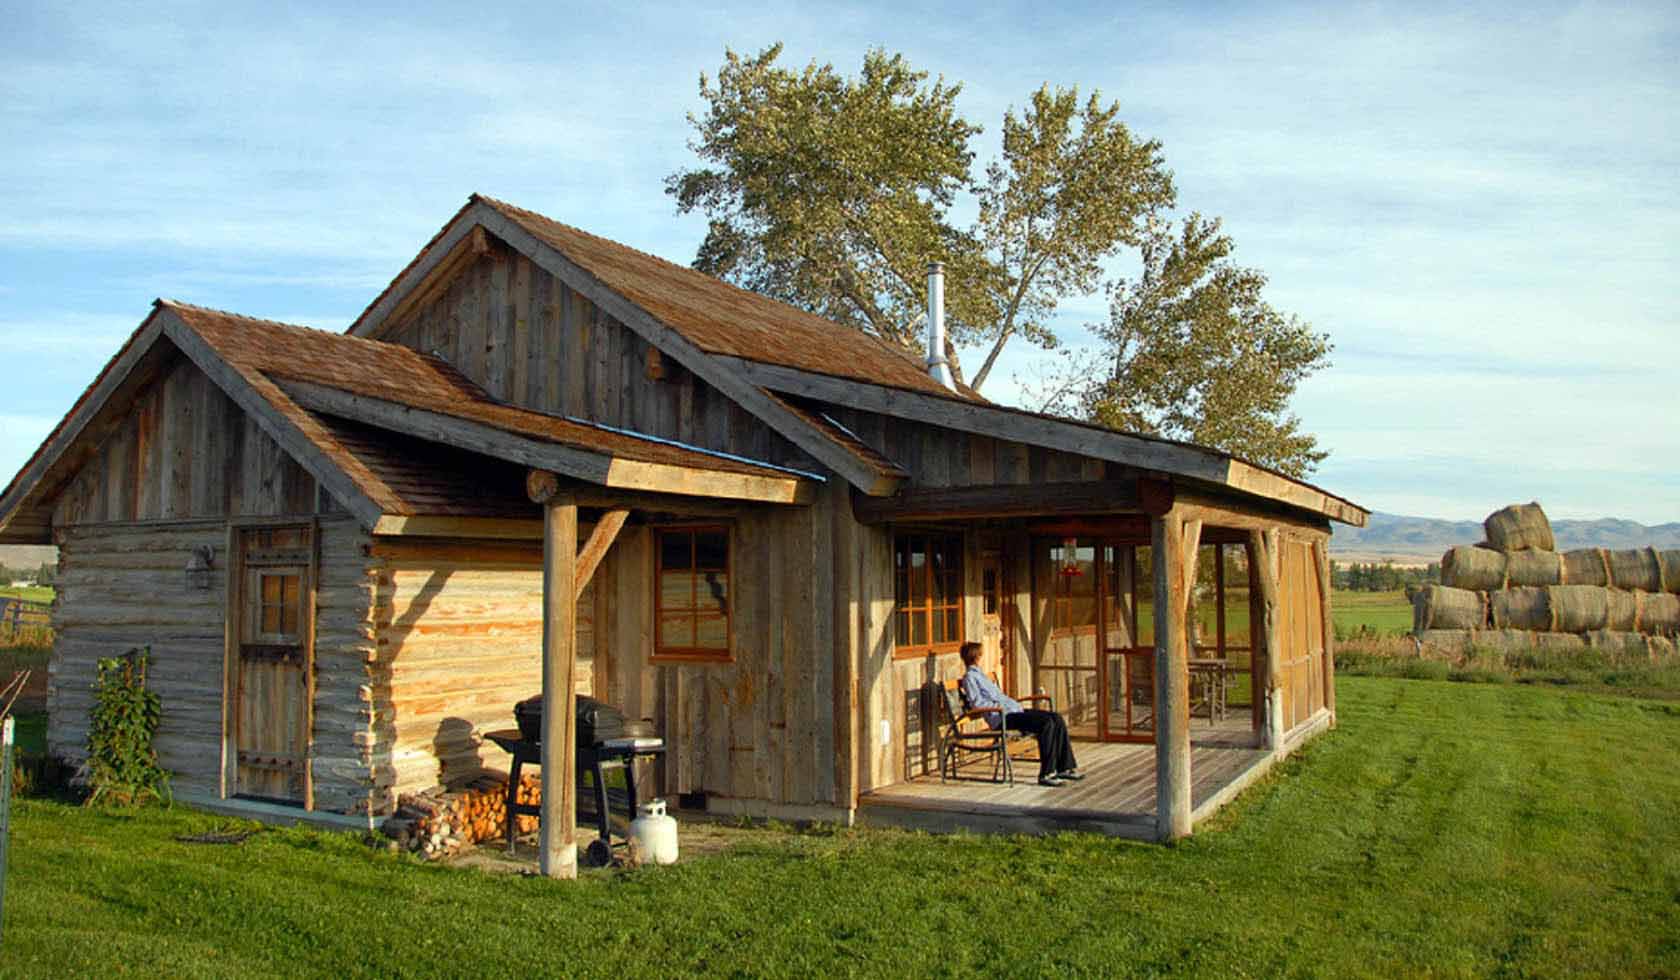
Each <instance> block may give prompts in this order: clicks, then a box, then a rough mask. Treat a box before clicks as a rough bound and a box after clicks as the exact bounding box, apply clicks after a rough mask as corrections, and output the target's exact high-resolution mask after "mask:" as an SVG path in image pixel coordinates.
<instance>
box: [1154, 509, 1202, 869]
mask: <svg viewBox="0 0 1680 980" xmlns="http://www.w3.org/2000/svg"><path fill="white" fill-rule="evenodd" d="M1150 531H1151V537H1150V540H1151V547H1152V555H1153V559H1154V560H1153V562H1152V564H1153V565H1154V573H1155V608H1154V610H1153V611H1154V614H1155V834H1156V836H1157V837H1158V838H1159V839H1160V840H1163V841H1170V840H1177V839H1179V838H1181V837H1186V836H1188V835H1189V834H1190V829H1191V828H1190V815H1191V807H1192V799H1191V795H1190V665H1189V663H1188V658H1189V654H1188V652H1187V644H1188V642H1189V637H1188V636H1187V635H1186V631H1185V625H1186V624H1185V615H1184V613H1185V610H1186V609H1187V608H1188V603H1189V588H1188V584H1187V583H1186V582H1185V577H1184V569H1185V561H1184V551H1185V545H1186V541H1185V538H1184V525H1183V522H1182V521H1181V520H1180V519H1179V518H1178V516H1177V515H1176V514H1174V513H1168V514H1167V515H1166V516H1165V517H1156V518H1152V519H1151V521H1150Z"/></svg>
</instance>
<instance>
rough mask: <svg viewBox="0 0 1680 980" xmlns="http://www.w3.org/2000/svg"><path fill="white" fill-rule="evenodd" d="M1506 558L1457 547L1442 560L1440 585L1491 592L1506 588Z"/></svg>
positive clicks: (1486, 550) (1470, 548) (1496, 554)
mask: <svg viewBox="0 0 1680 980" xmlns="http://www.w3.org/2000/svg"><path fill="white" fill-rule="evenodd" d="M1505 566H1506V556H1505V555H1502V554H1500V553H1499V552H1497V551H1489V550H1488V549H1487V548H1477V547H1471V546H1469V545H1459V546H1458V547H1456V548H1453V549H1451V550H1450V551H1448V552H1447V553H1446V554H1444V555H1442V556H1441V584H1442V585H1445V586H1447V587H1449V588H1454V589H1470V590H1473V591H1476V592H1493V591H1495V590H1497V589H1503V588H1504V587H1505Z"/></svg>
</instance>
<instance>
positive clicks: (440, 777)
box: [0, 195, 1367, 874]
mask: <svg viewBox="0 0 1680 980" xmlns="http://www.w3.org/2000/svg"><path fill="white" fill-rule="evenodd" d="M929 292H930V295H931V296H932V297H933V298H934V300H935V303H934V306H935V308H934V309H932V310H930V313H931V316H930V320H931V321H932V323H933V324H934V326H935V328H936V329H938V328H939V327H940V325H941V324H942V311H941V310H939V309H938V308H937V301H938V299H939V298H940V294H941V293H942V282H941V280H940V279H939V273H938V270H937V267H932V268H930V288H929ZM930 347H931V349H933V350H935V351H939V350H942V349H943V345H942V344H940V343H938V342H937V341H936V342H934V343H933V344H931V345H930ZM934 360H935V362H936V363H934V364H932V365H931V366H930V365H928V364H925V363H922V362H921V361H920V360H919V359H918V358H915V357H913V356H910V355H907V354H906V353H904V352H903V351H901V350H898V349H896V348H892V347H890V346H888V345H887V344H885V343H883V342H882V341H879V340H877V339H875V338H872V337H869V336H866V335H864V334H862V333H859V332H856V331H852V330H849V329H846V328H842V327H840V326H838V325H836V324H834V323H832V322H829V321H826V320H823V319H821V318H819V317H817V316H815V315H812V314H810V313H807V312H804V311H801V310H798V309H795V308H793V307H790V306H787V305H784V304H781V303H779V302H776V301H773V300H771V299H768V298H765V297H763V296H759V295H757V294H754V293H750V292H746V291H743V290H740V289H737V288H735V287H733V286H730V285H727V284H725V283H722V282H720V281H718V280H716V279H713V278H711V277H709V276H706V275H703V274H701V273H699V272H697V271H694V270H692V269H688V268H684V267H681V266H677V265H674V264H671V263H668V262H665V261H663V260H660V259H658V258H656V257H654V256H651V255H648V254H645V253H643V252H639V251H636V250H634V249H632V248H629V247H626V246H624V245H620V244H618V243H615V242H612V241H608V240H605V239H602V238H599V237H596V236H593V235H589V234H587V233H585V232H583V231H580V230H578V229H576V228H573V227H570V226H567V225H564V224H561V223H559V222H556V221H553V220H551V219H549V218H546V217H543V216H541V215H538V214H535V213H533V212H530V211H526V210H523V209H520V208H517V207H514V206H512V205H509V204H506V203H503V202H500V201H497V200H494V199H491V198H487V197H482V196H478V195H474V196H473V197H472V198H470V199H469V200H468V202H467V203H466V205H465V206H463V207H462V208H461V210H460V211H459V212H458V213H456V214H455V215H454V217H452V218H451V219H450V220H449V221H448V223H447V224H445V225H444V227H443V228H442V229H441V230H440V231H439V232H438V234H437V235H436V236H435V237H434V238H433V239H432V240H431V241H430V242H429V243H427V245H426V246H425V247H424V248H423V249H422V250H421V251H420V253H419V254H418V255H417V256H416V257H415V258H414V260H413V261H412V262H411V263H410V264H409V265H408V266H407V267H406V268H404V269H403V270H402V271H401V272H400V273H399V274H398V275H397V276H396V278H395V279H394V280H393V281H392V282H391V284H390V286H389V287H388V288H386V289H385V291H384V292H383V293H381V294H380V295H379V296H378V297H376V298H375V299H374V300H373V302H372V303H371V304H370V305H369V306H368V307H367V309H366V310H365V311H364V312H363V313H362V314H361V315H360V316H359V317H358V318H357V319H356V321H355V322H354V323H353V324H351V325H350V327H349V329H348V330H347V331H346V332H344V333H331V332H323V331H318V330H312V329H307V328H303V327H296V326H288V325H283V324H279V323H273V322H269V321H264V320H258V319H252V318H249V317H244V316H238V315H234V314H231V313H225V312H220V311H214V310H209V309H204V308H201V307H197V306H192V305H188V304H185V303H180V302H173V301H166V300H159V301H157V302H156V303H155V304H154V305H153V307H152V309H151V311H150V313H149V315H147V316H146V318H145V319H144V320H143V322H141V323H140V325H139V327H138V328H137V329H136V330H135V332H134V334H133V335H132V336H131V337H130V338H129V339H128V341H127V342H126V343H125V344H124V345H123V346H122V348H121V349H120V350H119V351H117V353H116V354H115V355H114V356H113V357H112V359H111V360H110V362H109V363H108V364H107V365H106V366H105V367H104V369H103V370H102V371H100V373H99V374H98V376H97V377H96V378H95V379H94V381H93V382H92V384H91V385H90V386H89V387H88V389H87V390H86V392H85V393H84V394H83V395H82V396H81V398H80V399H79V400H78V401H77V402H76V403H75V405H74V406H73V407H72V409H71V410H70V412H69V413H68V414H67V415H66V416H65V418H64V419H63V421H62V422H61V423H60V424H59V425H58V427H57V428H56V429H55V430H54V431H53V432H52V433H51V434H50V436H49V437H48V438H47V439H46V441H45V442H44V443H43V444H42V446H41V447H40V449H39V450H38V451H37V452H36V453H35V455H34V456H33V457H32V458H31V459H30V460H29V462H28V463H27V465H26V466H25V467H24V468H23V469H22V471H21V472H19V473H18V474H17V476H16V477H15V478H14V479H13V480H12V482H11V484H10V485H9V487H8V488H7V489H6V490H5V492H4V494H3V495H0V542H4V543H24V544H45V543H52V544H56V545H57V546H58V548H59V554H60V559H59V583H58V594H57V595H58V597H57V599H56V601H55V604H54V611H53V625H54V628H55V630H56V636H57V645H56V647H55V650H54V653H53V656H52V660H51V667H50V685H49V690H50V694H49V712H50V721H49V728H48V743H49V748H50V751H51V752H53V753H54V754H56V755H59V756H61V757H63V758H65V759H66V760H68V761H70V762H72V763H74V762H76V761H77V760H79V759H80V758H82V757H83V756H84V755H85V751H86V737H87V725H88V721H87V719H88V710H89V706H90V703H91V699H92V690H91V684H92V681H93V677H94V665H95V661H96V660H97V659H98V658H100V657H106V656H112V655H115V654H117V653H120V652H122V651H124V650H125V649H128V648H131V647H135V646H140V645H145V646H148V647H150V650H151V656H152V658H153V659H152V664H153V666H152V670H151V673H150V679H149V680H150V684H151V686H152V687H153V688H154V689H155V690H156V691H157V692H158V694H159V695H160V697H161V699H162V704H163V720H162V724H161V727H160V730H159V733H158V736H157V741H156V745H157V749H158V752H159V755H160V758H161V761H162V763H163V764H164V766H165V767H166V768H167V769H168V770H170V771H171V773H172V774H173V781H174V787H175V792H176V795H177V797H178V798H180V799H183V800H187V801H196V802H201V803H205V804H207V805H208V804H219V805H221V806H224V807H233V808H235V809H236V810H237V808H238V807H239V806H240V804H241V803H242V801H253V802H252V806H253V807H255V806H256V803H255V801H267V803H268V804H270V805H273V804H276V803H278V804H279V805H282V806H285V807H289V808H292V809H295V810H296V811H298V812H300V813H318V814H350V815H357V816H360V817H362V818H366V819H372V818H374V817H377V816H379V815H380V814H384V813H388V812H390V810H391V808H392V807H393V805H394V803H395V801H396V799H397V797H398V796H399V795H400V794H402V793H404V792H407V791H411V790H414V789H419V788H425V787H430V786H434V785H437V784H439V783H440V782H448V781H450V780H451V779H453V778H457V777H462V776H466V775H471V774H473V773H475V772H478V771H480V770H482V769H483V768H485V767H494V766H497V765H500V764H502V762H503V760H501V759H498V758H497V755H498V753H497V752H496V750H495V749H494V748H493V747H490V746H489V745H488V743H485V742H484V741H483V739H482V738H481V736H482V733H483V732H484V731H485V730H487V729H493V728H501V727H507V726H508V725H509V723H510V721H511V718H512V715H511V709H512V706H513V704H514V702H515V701H517V700H520V699H522V698H524V697H526V696H528V695H530V694H532V693H533V692H536V691H541V692H542V694H543V696H544V698H545V704H546V705H547V706H548V707H549V708H550V709H551V710H548V711H546V712H545V718H544V722H543V724H544V739H543V746H544V759H545V760H551V761H552V762H553V765H552V766H544V767H543V772H544V784H545V786H544V788H545V790H548V789H550V788H552V790H553V792H545V794H544V810H545V819H544V821H543V829H542V832H541V843H542V853H543V866H544V868H545V870H547V871H548V872H550V873H554V874H570V873H572V872H573V870H574V869H575V861H576V849H575V843H574V840H573V837H572V835H573V828H572V816H571V813H570V806H569V805H568V801H569V799H570V793H571V792H572V790H571V788H570V786H571V782H570V780H571V771H570V762H569V760H570V758H571V752H570V749H569V747H570V745H571V744H572V740H573V738H574V737H575V736H574V734H573V733H572V731H571V726H572V721H571V718H572V711H571V710H569V709H570V705H571V700H572V697H573V695H574V694H577V693H584V694H592V695H593V696H595V697H598V698H601V699H602V700H605V701H608V702H610V703H612V704H614V705H616V706H619V707H620V708H621V709H622V710H624V711H625V712H626V713H627V714H628V715H630V716H631V717H637V718H645V719H649V720H651V721H652V723H653V724H654V726H655V727H656V728H657V729H658V730H659V732H660V733H661V734H662V735H663V737H664V738H665V740H666V743H667V746H668V751H667V754H666V756H665V757H664V758H663V760H662V761H661V762H660V763H659V765H658V766H657V767H656V768H657V771H656V772H655V773H654V774H653V775H652V776H651V777H650V778H652V779H655V780H656V781H657V783H658V791H659V792H662V793H664V794H668V795H672V796H677V797H679V798H680V799H682V800H683V801H684V802H685V804H686V805H689V806H692V807H697V808H701V809H704V810H705V811H708V812H711V813H720V814H732V815H745V816H752V817H776V818H784V819H796V820H797V819H803V820H831V821H838V822H841V823H848V824H849V823H852V822H854V821H858V820H865V821H872V822H873V821H879V822H883V823H894V822H909V823H912V824H917V825H926V826H952V825H955V826H976V827H981V826H988V825H997V826H1004V827H1013V828H1019V829H1042V828H1047V827H1065V826H1075V827H1088V828H1091V829H1098V830H1105V831H1108V832H1112V833H1121V834H1131V835H1134V836H1143V837H1154V838H1159V839H1172V838H1176V837H1181V836H1183V835H1185V834H1188V833H1189V832H1190V831H1191V828H1192V826H1193V823H1194V821H1195V820H1199V819H1200V818H1201V817H1202V816H1204V815H1205V814H1206V813H1207V812H1211V809H1212V808H1213V807H1216V806H1218V805H1219V804H1220V803H1222V802H1224V800H1226V799H1228V798H1229V797H1230V796H1231V795H1232V794H1234V793H1235V792H1236V791H1238V790H1240V788H1241V786H1242V785H1243V784H1244V783H1245V782H1246V781H1248V780H1250V779H1252V778H1253V777H1254V776H1255V775H1257V774H1258V773H1260V772H1263V771H1264V770H1265V768H1266V767H1267V766H1269V765H1270V764H1271V763H1272V762H1273V761H1274V760H1275V759H1277V758H1279V757H1281V756H1282V754H1284V753H1286V752H1288V751H1290V750H1291V749H1292V748H1293V747H1294V746H1296V745H1298V744H1299V743H1300V742H1301V741H1302V740H1304V739H1305V738H1307V737H1309V736H1311V735H1313V734H1315V733H1317V732H1319V731H1322V730H1323V729H1325V728H1326V727H1329V726H1331V725H1333V724H1334V721H1335V685H1334V670H1333V661H1332V649H1331V646H1332V645H1331V627H1330V592H1329V589H1328V562H1327V558H1326V542H1327V540H1328V537H1329V533H1330V522H1332V521H1338V522H1343V523H1346V524H1352V525H1363V524H1364V523H1365V520H1366V518H1367V513H1366V512H1365V511H1364V510H1362V509H1360V508H1359V507H1357V506H1355V505H1354V504H1351V503H1349V502H1348V501H1346V500H1343V499H1341V498H1339V497H1337V496H1334V495H1333V494H1330V493H1328V492H1326V491H1324V490H1321V489H1319V488H1317V487H1314V486H1311V485H1309V484H1307V483H1304V482H1302V481H1300V480H1296V479H1292V478H1289V477H1287V476H1284V475H1282V474H1279V473H1276V472H1272V471H1269V470H1267V469H1264V468H1262V467H1259V466H1256V465H1253V464H1250V463H1247V462H1244V461H1243V460H1240V459H1237V458H1234V457H1232V456H1231V455H1229V454H1227V453H1223V452H1220V451H1217V450H1214V449H1209V448H1205V447H1201V446H1195V445H1188V444H1184V443H1178V442H1172V441H1167V440H1164V439H1159V438H1152V437H1149V436H1144V435H1137V434H1132V433H1126V432H1119V431H1114V430H1110V429H1106V428H1103V427H1100V426H1094V425H1090V424H1086V423H1082V422H1076V421H1070V420H1067V419H1063V418H1056V417H1051V416H1046V415H1039V414H1034V413H1030V412H1026V411H1021V410H1017V409H1013V408H1008V407H1004V406H1001V405H996V404H992V403H990V402H988V401H986V400H984V399H982V398H981V397H979V396H978V395H976V394H975V393H973V392H972V391H970V390H968V389H966V388H963V387H962V386H960V385H957V384H954V383H952V382H951V381H950V379H949V376H948V371H947V370H945V369H944V366H943V365H942V364H940V363H937V362H938V361H939V360H941V359H940V358H937V357H936V358H934ZM970 639H972V640H977V641H980V642H982V643H983V644H984V648H985V655H984V666H985V667H986V669H988V670H990V671H992V672H993V673H994V674H995V675H996V676H997V677H998V678H999V679H1000V681H1001V683H1002V684H1003V685H1004V686H1005V687H1006V688H1007V689H1009V690H1010V691H1011V692H1012V693H1030V692H1044V693H1047V694H1049V695H1050V696H1051V697H1053V698H1054V699H1055V702H1056V705H1057V708H1058V710H1060V711H1062V712H1063V713H1064V715H1065V716H1066V717H1067V718H1068V721H1069V724H1070V727H1071V729H1072V730H1073V732H1074V733H1075V735H1076V736H1078V737H1079V738H1080V739H1081V741H1080V749H1081V752H1082V753H1084V754H1085V756H1086V758H1087V759H1091V760H1095V761H1094V762H1088V763H1087V769H1088V771H1090V773H1091V776H1092V778H1089V779H1088V780H1087V781H1086V783H1085V784H1082V785H1081V786H1080V787H1079V788H1078V789H1077V791H1074V790H1070V789H1068V788H1063V789H1053V790H1050V789H1044V788H1042V787H1037V786H1017V787H994V786H989V785H986V786H984V787H983V786H982V784H979V783H971V782H968V781H965V780H960V779H959V780H956V781H954V782H948V783H947V782H942V781H941V780H940V779H939V777H938V776H937V775H935V772H936V770H937V765H936V763H934V762H933V761H932V760H933V758H934V756H935V754H936V752H937V744H936V743H937V739H938V726H939V722H938V720H937V718H938V715H937V712H936V705H935V703H934V702H935V701H936V700H937V699H938V698H937V695H938V692H939V690H940V686H941V685H942V684H944V683H946V682H948V681H949V680H951V679H952V678H954V677H955V676H957V674H958V663H957V657H956V651H957V647H958V645H959V644H960V643H961V642H963V641H964V640H970ZM1198 665H1199V666H1198ZM1209 676H1213V677H1216V678H1218V679H1219V680H1220V684H1221V688H1220V690H1219V691H1217V692H1215V691H1214V689H1213V687H1212V685H1209V684H1204V683H1203V681H1204V680H1206V679H1207V678H1208V677H1209ZM1230 677H1235V678H1237V683H1235V684H1234V685H1232V687H1233V688H1234V691H1235V693H1234V694H1233V695H1232V696H1231V698H1230V700H1231V702H1232V703H1234V704H1236V705H1238V706H1239V707H1241V706H1243V705H1244V703H1246V708H1245V710H1238V711H1235V712H1227V711H1226V710H1224V709H1227V708H1228V707H1229V705H1227V704H1226V703H1225V701H1226V694H1227V691H1226V690H1225V688H1224V686H1223V685H1224V684H1225V682H1226V681H1227V680H1228V679H1229V678H1230ZM1198 694H1200V695H1201V696H1200V697H1198ZM1215 702H1218V703H1215ZM1201 708H1206V709H1207V710H1206V711H1205V712H1203V711H1201V710H1200V709H1201ZM1193 709H1196V710H1193ZM1201 714H1206V715H1207V718H1206V719H1205V720H1204V719H1202V718H1201V717H1200V715H1201ZM1232 714H1235V715H1237V716H1239V717H1237V718H1236V720H1234V721H1233V720H1232V718H1231V715H1232ZM550 751H552V752H553V754H552V755H550V754H549V753H550ZM1105 753H1106V754H1105ZM1221 753H1224V754H1223V755H1222V754H1221ZM550 770H552V772H553V780H552V782H551V781H550V779H549V778H548V777H549V773H550ZM1105 772H1109V773H1110V775H1109V776H1107V777H1105V775H1104V773H1105ZM1057 793H1063V794H1064V795H1063V796H1061V797H1056V796H1055V794H1057Z"/></svg>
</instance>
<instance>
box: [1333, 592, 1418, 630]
mask: <svg viewBox="0 0 1680 980" xmlns="http://www.w3.org/2000/svg"><path fill="white" fill-rule="evenodd" d="M1330 618H1331V619H1332V620H1333V621H1334V622H1335V624H1336V635H1338V636H1345V635H1347V634H1349V633H1354V632H1357V631H1358V630H1359V629H1360V628H1361V627H1363V628H1366V629H1369V630H1370V631H1371V632H1373V633H1378V634H1382V633H1410V632H1411V631H1412V605H1411V603H1409V602H1407V601H1406V594H1405V593H1404V592H1349V591H1347V590H1345V589H1337V590H1336V591H1335V592H1333V593H1331V595H1330Z"/></svg>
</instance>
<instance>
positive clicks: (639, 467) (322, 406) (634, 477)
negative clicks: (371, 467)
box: [284, 381, 811, 504]
mask: <svg viewBox="0 0 1680 980" xmlns="http://www.w3.org/2000/svg"><path fill="white" fill-rule="evenodd" d="M284 390H285V391H286V393H287V394H288V395H289V396H290V397H291V398H292V399H293V400H294V401H296V402H297V403H298V404H299V405H302V406H303V407H304V408H307V409H310V410H311V411H316V412H322V413H325V414H327V415H336V416H339V417H341V418H348V419H352V420H354V421H357V422H365V423H367V424H368V425H372V426H376V427H378V428H381V429H388V430H390V431H392V432H401V433H403V434H404V435H411V436H415V437H417V438H420V439H425V440H428V441H430V442H436V443H442V444H443V445H446V446H454V447H456V448H457V449H465V450H468V451H470V452H476V453H480V454H483V455H486V456H493V457H495V458H497V459H504V460H508V461H510V462H514V463H522V464H524V465H526V466H531V467H535V468H537V469H542V470H552V471H554V472H556V473H559V474H562V475H565V476H569V477H572V478H574V479H579V480H583V481H585V482H587V483H594V484H596V485H599V486H604V487H616V488H622V489H629V490H646V491H650V492H654V493H670V494H677V495H686V496H696V497H724V498H727V499H730V500H751V501H755V502H759V503H772V504H799V503H805V502H807V501H809V500H810V493H811V488H810V485H809V481H807V480H805V479H802V478H800V477H797V476H794V475H792V474H787V475H781V474H777V475H770V474H768V473H765V474H755V473H740V472H736V471H732V470H712V469H703V468H700V467H694V466H681V465H677V464H673V463H647V462H641V461H638V460H630V459H621V458H617V457H614V456H613V455H612V454H610V453H603V452H595V451H592V450H588V449H579V448H575V447H572V446H565V445H561V444H560V443H556V442H550V441H548V440H546V439H538V438H534V437H531V436H523V435H519V434H517V433H513V432H508V431H507V430H505V429H500V428H497V427H496V426H493V425H490V424H488V423H484V422H478V421H474V420H472V419H465V418H461V417H459V416H454V415H445V414H443V413H442V412H433V411H429V410H426V409H421V408H413V407H410V406H408V405H403V404H400V403H398V402H391V401H385V400H384V399H380V398H370V397H368V396H366V395H358V394H355V393H354V392H348V391H341V390H339V389H337V388H331V387H328V386H326V385H318V384H312V383H308V382H302V381H287V382H285V384H284Z"/></svg>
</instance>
